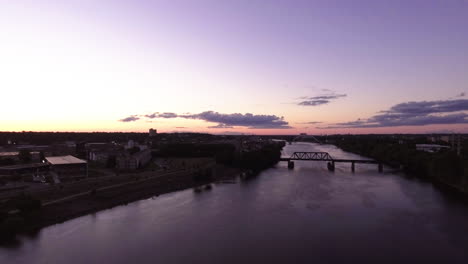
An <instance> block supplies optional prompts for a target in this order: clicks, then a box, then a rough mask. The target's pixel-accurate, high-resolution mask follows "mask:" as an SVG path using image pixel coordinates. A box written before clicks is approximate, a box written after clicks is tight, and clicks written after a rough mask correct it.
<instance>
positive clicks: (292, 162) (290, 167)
mask: <svg viewBox="0 0 468 264" xmlns="http://www.w3.org/2000/svg"><path fill="white" fill-rule="evenodd" d="M288 169H294V161H288Z"/></svg>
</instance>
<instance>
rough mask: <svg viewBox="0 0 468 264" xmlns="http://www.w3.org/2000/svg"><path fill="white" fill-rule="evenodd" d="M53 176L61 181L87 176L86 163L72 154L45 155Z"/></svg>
mask: <svg viewBox="0 0 468 264" xmlns="http://www.w3.org/2000/svg"><path fill="white" fill-rule="evenodd" d="M46 161H47V163H48V164H49V165H50V172H51V174H52V176H53V177H57V178H58V179H60V180H61V181H63V180H72V179H78V178H86V177H88V163H87V162H86V161H85V160H82V159H79V158H76V157H74V156H71V155H68V156H58V157H46Z"/></svg>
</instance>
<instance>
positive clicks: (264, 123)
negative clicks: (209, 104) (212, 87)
mask: <svg viewBox="0 0 468 264" xmlns="http://www.w3.org/2000/svg"><path fill="white" fill-rule="evenodd" d="M143 117H145V118H149V119H155V118H186V119H197V120H203V121H206V122H211V123H217V125H214V126H209V127H208V128H233V127H235V126H241V127H247V128H251V129H262V128H281V129H283V128H291V127H290V126H289V123H288V122H287V121H285V120H284V118H283V117H279V116H276V115H254V114H251V113H246V114H240V113H233V114H223V113H218V112H215V111H205V112H202V113H199V114H176V113H170V112H165V113H159V112H155V113H153V114H149V115H144V116H143ZM138 119H140V117H138V116H129V117H127V118H124V119H121V120H120V121H121V122H132V121H136V120H138Z"/></svg>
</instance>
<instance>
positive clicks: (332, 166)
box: [327, 161, 335, 171]
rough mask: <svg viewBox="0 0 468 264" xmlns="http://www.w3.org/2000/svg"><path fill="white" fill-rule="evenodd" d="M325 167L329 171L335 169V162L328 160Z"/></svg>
mask: <svg viewBox="0 0 468 264" xmlns="http://www.w3.org/2000/svg"><path fill="white" fill-rule="evenodd" d="M327 167H328V170H329V171H335V162H333V161H331V162H328V164H327Z"/></svg>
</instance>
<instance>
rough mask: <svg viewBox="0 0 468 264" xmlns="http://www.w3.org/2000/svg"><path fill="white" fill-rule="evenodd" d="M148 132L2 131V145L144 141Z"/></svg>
mask: <svg viewBox="0 0 468 264" xmlns="http://www.w3.org/2000/svg"><path fill="white" fill-rule="evenodd" d="M147 137H148V133H127V132H109V133H106V132H89V133H88V132H0V145H6V144H8V141H11V142H12V143H16V144H19V143H27V144H33V145H50V144H53V143H57V142H65V141H76V142H81V141H86V142H111V141H117V142H123V141H127V140H129V139H133V140H136V141H144V140H145V139H146V138H147Z"/></svg>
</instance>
